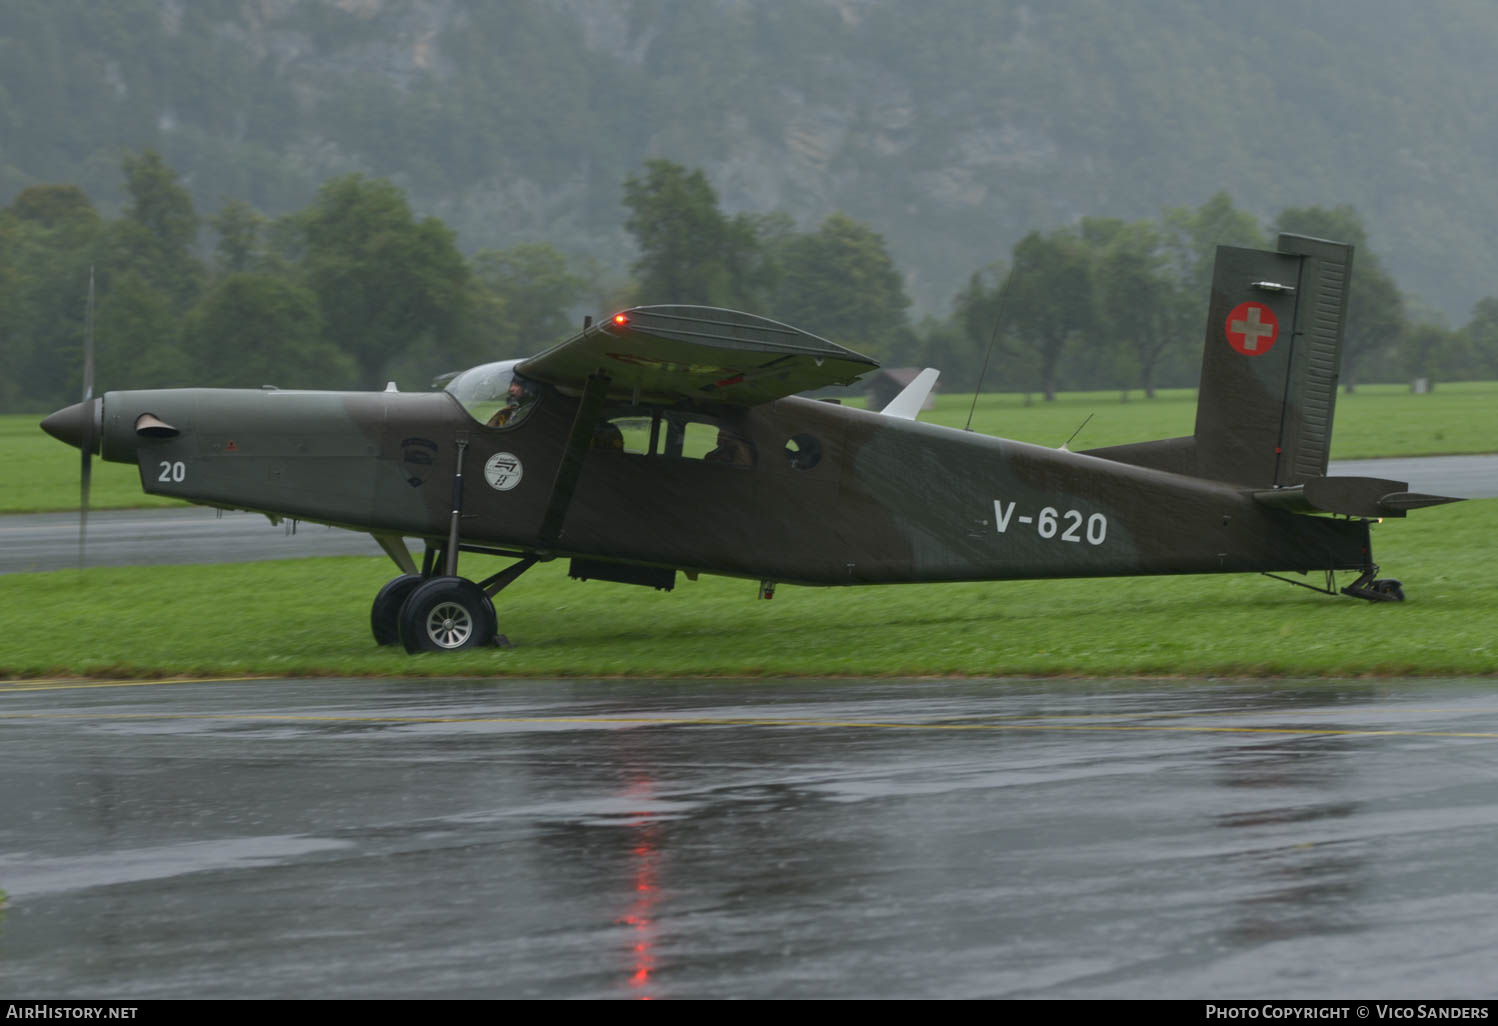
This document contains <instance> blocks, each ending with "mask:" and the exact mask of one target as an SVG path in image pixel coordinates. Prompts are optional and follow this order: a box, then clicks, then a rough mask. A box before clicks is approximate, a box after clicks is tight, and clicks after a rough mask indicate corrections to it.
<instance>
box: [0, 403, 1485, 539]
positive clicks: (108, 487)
mask: <svg viewBox="0 0 1498 1026" xmlns="http://www.w3.org/2000/svg"><path fill="white" fill-rule="evenodd" d="M1120 395H1121V393H1119V392H1063V393H1061V394H1060V395H1059V396H1058V397H1057V398H1056V401H1055V402H1051V403H1044V402H1039V401H1036V402H1034V403H1033V404H1032V405H1030V406H1026V405H1025V403H1024V397H1023V396H1021V395H1017V394H1007V393H992V394H987V395H984V396H983V397H982V398H981V399H980V400H979V403H978V409H977V413H976V415H975V416H974V417H973V429H974V430H975V431H981V432H983V433H985V434H991V435H999V436H1002V437H1004V438H1013V439H1017V440H1019V441H1024V442H1034V443H1037V444H1040V445H1049V446H1057V445H1060V444H1061V443H1062V442H1064V441H1065V440H1066V439H1067V437H1068V436H1070V435H1071V433H1072V432H1073V431H1076V429H1077V427H1078V425H1080V424H1081V423H1082V422H1083V421H1084V420H1086V419H1087V416H1088V415H1089V414H1092V419H1091V420H1090V421H1088V423H1087V426H1086V427H1085V428H1083V430H1082V431H1081V433H1080V434H1078V435H1077V438H1076V440H1075V441H1073V442H1072V443H1071V448H1072V449H1074V450H1076V449H1088V448H1096V447H1099V446H1104V445H1116V444H1119V443H1122V442H1138V441H1144V440H1147V439H1152V438H1173V437H1175V436H1177V435H1189V434H1191V432H1192V430H1193V427H1194V425H1195V422H1196V392H1195V390H1193V389H1174V390H1167V391H1163V392H1161V393H1160V394H1159V395H1158V396H1157V397H1156V398H1154V399H1148V400H1147V399H1145V398H1143V394H1142V393H1139V392H1133V393H1128V395H1129V401H1128V402H1121V401H1120ZM971 401H972V397H971V396H960V395H944V396H940V397H938V399H937V404H936V409H934V410H930V411H927V412H926V413H923V414H921V419H922V420H925V421H928V422H929V423H933V424H945V425H948V426H950V427H962V426H963V424H964V423H966V421H967V415H968V407H969V405H970V404H971ZM40 421H41V418H40V417H37V416H34V415H27V414H23V415H9V416H0V454H3V455H4V459H5V461H6V466H7V468H8V470H9V473H8V475H7V480H6V483H5V486H4V488H3V489H0V513H21V512H40V511H48V510H70V509H76V508H77V507H78V464H79V457H78V453H77V452H76V451H74V450H72V449H70V448H68V447H67V446H65V445H63V444H62V443H61V442H58V441H56V440H55V439H52V438H49V437H48V436H47V435H45V434H43V433H42V431H41V430H40V429H39V428H38V427H37V425H38V424H39V423H40ZM1470 452H1498V382H1493V381H1482V382H1456V383H1452V384H1443V385H1441V386H1439V387H1438V388H1437V389H1436V390H1435V391H1434V392H1432V393H1430V394H1428V395H1411V394H1410V392H1409V389H1408V388H1406V387H1404V386H1402V385H1366V386H1364V387H1362V388H1360V389H1359V390H1358V391H1357V392H1356V393H1355V394H1353V395H1351V396H1346V395H1344V396H1340V397H1339V398H1338V400H1337V419H1336V426H1335V429H1334V432H1333V435H1332V457H1333V458H1334V459H1363V458H1368V457H1374V456H1428V455H1441V454H1446V453H1470ZM91 504H92V507H93V508H94V509H123V508H129V507H133V506H167V505H178V503H176V502H175V501H174V500H170V499H163V498H158V497H154V496H149V495H146V494H145V493H143V492H142V491H141V488H140V477H139V474H138V472H137V471H136V469H135V468H134V467H132V466H125V465H123V464H119V463H104V462H103V461H99V460H96V461H95V462H94V478H93V494H92V498H91Z"/></svg>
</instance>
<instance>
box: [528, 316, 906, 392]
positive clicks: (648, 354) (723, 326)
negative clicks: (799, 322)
mask: <svg viewBox="0 0 1498 1026" xmlns="http://www.w3.org/2000/svg"><path fill="white" fill-rule="evenodd" d="M878 366H879V364H878V362H877V361H875V360H871V359H870V358H868V357H867V356H862V355H860V354H858V353H855V352H853V351H852V350H851V349H844V348H843V347H842V346H840V345H837V344H836V343H834V342H829V341H827V340H826V339H824V338H819V337H817V336H816V335H812V334H810V333H809V332H805V331H801V330H799V329H797V328H792V327H791V326H790V325H787V324H781V323H780V322H779V321H772V320H770V319H769V318H767V317H756V316H755V315H753V314H746V313H740V312H739V311H737V310H722V309H719V308H717V307H711V306H638V307H635V308H633V309H630V310H625V311H623V312H622V313H618V314H615V315H614V316H613V317H611V318H609V319H608V320H606V321H602V322H600V323H598V324H593V325H590V326H589V327H587V328H584V329H583V330H582V332H580V333H579V334H577V335H574V336H572V337H571V338H569V339H567V340H566V341H565V342H561V343H559V344H557V345H555V346H553V347H552V348H550V349H548V350H547V351H546V352H544V353H541V354H540V355H539V356H533V357H531V358H530V359H528V360H524V361H522V362H521V363H519V364H518V365H517V366H516V368H515V369H516V371H517V372H519V373H520V374H523V375H525V376H526V377H528V378H535V379H537V380H539V381H544V382H547V383H548V384H551V385H556V386H559V387H561V388H564V389H568V390H574V389H581V388H582V387H583V386H584V384H585V383H586V382H587V380H588V378H589V377H590V376H591V375H594V374H603V375H606V376H607V377H608V378H609V379H610V380H609V385H608V392H609V394H610V395H615V396H621V395H623V396H637V397H638V398H639V399H642V400H650V401H663V400H664V401H672V402H674V401H675V400H677V399H682V398H686V399H705V400H713V401H715V402H725V403H737V404H741V405H745V406H748V405H753V404H755V403H766V402H770V401H771V400H774V399H779V398H781V397H783V396H787V395H793V394H795V393H797V392H804V391H806V390H808V389H813V388H821V387H823V386H825V385H846V384H850V383H852V381H853V380H854V379H856V378H857V377H858V376H859V375H860V374H864V373H867V372H868V371H871V370H875V369H876V368H878Z"/></svg>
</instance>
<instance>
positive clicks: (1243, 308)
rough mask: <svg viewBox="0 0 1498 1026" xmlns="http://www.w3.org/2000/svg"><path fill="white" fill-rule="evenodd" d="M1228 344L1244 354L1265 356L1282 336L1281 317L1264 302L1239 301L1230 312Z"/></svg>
mask: <svg viewBox="0 0 1498 1026" xmlns="http://www.w3.org/2000/svg"><path fill="white" fill-rule="evenodd" d="M1227 333H1228V345H1230V346H1232V347H1233V348H1234V349H1236V350H1238V352H1240V353H1242V354H1243V355H1244V356H1263V355H1264V354H1265V353H1267V352H1269V350H1271V349H1273V348H1274V342H1275V339H1277V338H1279V337H1280V322H1279V318H1277V317H1275V316H1274V311H1273V310H1271V309H1269V307H1267V306H1265V305H1264V304H1263V303H1239V304H1238V305H1237V306H1235V307H1233V312H1232V313H1230V314H1228V323H1227Z"/></svg>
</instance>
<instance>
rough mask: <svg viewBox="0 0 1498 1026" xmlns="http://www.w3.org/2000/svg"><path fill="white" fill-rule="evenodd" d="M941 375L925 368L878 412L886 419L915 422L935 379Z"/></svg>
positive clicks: (937, 371) (934, 370)
mask: <svg viewBox="0 0 1498 1026" xmlns="http://www.w3.org/2000/svg"><path fill="white" fill-rule="evenodd" d="M940 374H941V372H940V371H939V370H937V369H936V368H935V367H927V368H926V369H925V370H923V371H921V372H920V373H919V374H917V375H916V376H915V377H914V378H913V379H912V380H911V382H910V384H908V385H906V386H905V387H904V388H902V389H900V394H899V395H897V396H895V397H894V398H893V399H891V400H890V401H889V405H888V406H886V407H885V408H884V409H882V410H880V411H879V412H880V413H882V414H884V415H885V416H886V417H899V418H900V419H901V420H915V418H916V416H917V415H918V414H919V413H920V412H921V408H922V407H923V406H925V405H926V398H927V397H928V396H929V395H930V394H931V389H933V388H935V387H936V379H937V377H938V376H939V375H940Z"/></svg>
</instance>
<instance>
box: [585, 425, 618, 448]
mask: <svg viewBox="0 0 1498 1026" xmlns="http://www.w3.org/2000/svg"><path fill="white" fill-rule="evenodd" d="M593 448H595V449H611V450H613V451H614V452H623V451H624V432H623V431H620V430H619V425H617V424H610V423H609V422H608V421H605V422H604V423H602V424H600V425H598V427H597V428H595V429H594V430H593Z"/></svg>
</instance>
